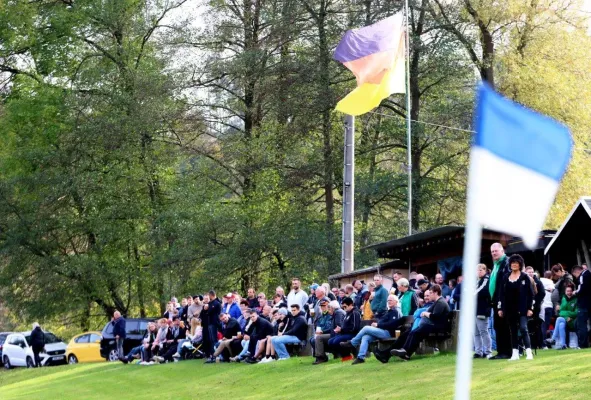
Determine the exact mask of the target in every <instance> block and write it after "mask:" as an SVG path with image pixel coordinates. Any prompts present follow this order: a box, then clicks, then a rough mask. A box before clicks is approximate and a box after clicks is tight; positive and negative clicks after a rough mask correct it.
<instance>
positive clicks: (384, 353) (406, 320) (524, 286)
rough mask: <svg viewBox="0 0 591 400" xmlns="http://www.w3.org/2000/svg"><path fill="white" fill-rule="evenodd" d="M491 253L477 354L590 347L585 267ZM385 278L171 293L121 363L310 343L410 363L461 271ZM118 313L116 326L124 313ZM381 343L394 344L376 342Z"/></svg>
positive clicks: (284, 350)
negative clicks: (539, 267) (338, 284)
mask: <svg viewBox="0 0 591 400" xmlns="http://www.w3.org/2000/svg"><path fill="white" fill-rule="evenodd" d="M491 255H492V258H493V264H492V265H491V266H490V268H488V267H487V266H486V265H485V264H479V265H478V266H477V267H476V269H477V273H478V285H477V289H476V293H475V294H474V296H476V301H477V309H476V327H475V334H474V358H487V359H492V360H498V359H509V360H512V361H515V360H518V359H519V358H520V356H521V355H522V354H524V355H525V356H526V359H533V353H532V347H534V348H542V349H547V348H549V347H550V346H554V348H556V349H564V348H567V346H570V347H575V348H579V347H588V345H589V344H588V343H589V341H588V329H587V322H588V319H589V311H588V310H589V307H590V306H591V304H590V303H591V301H590V299H591V273H590V272H589V271H587V268H586V265H583V266H575V267H573V268H572V271H571V273H572V275H571V274H569V273H568V272H566V271H565V270H564V268H563V267H562V266H561V265H560V264H558V265H555V266H553V267H552V269H551V270H550V271H546V273H545V274H544V275H543V276H542V277H539V276H538V275H537V274H536V273H535V272H534V269H533V268H532V267H526V266H525V263H524V260H523V258H522V257H521V256H520V255H512V256H511V257H508V256H507V255H505V253H504V250H503V247H502V246H501V245H500V244H498V243H496V244H494V245H493V246H492V247H491ZM383 278H384V277H383V276H382V275H380V274H376V275H375V276H374V278H373V281H372V282H369V283H367V284H366V283H365V282H363V281H361V280H355V281H353V282H352V283H351V284H347V285H346V286H345V287H343V288H332V289H331V288H330V286H329V285H328V284H327V283H323V284H322V285H318V284H316V283H312V284H311V285H309V286H308V291H305V290H304V289H303V288H302V284H301V282H300V280H299V279H298V278H294V279H292V281H291V290H290V291H289V293H287V295H286V293H285V291H284V289H283V288H282V287H277V288H276V290H275V293H274V294H273V295H272V296H271V297H270V298H267V296H266V295H265V293H263V292H259V293H258V294H257V293H256V291H255V289H254V288H249V289H248V290H247V293H246V296H245V297H241V296H240V295H239V294H238V293H237V292H231V293H227V294H226V295H224V296H223V297H222V298H221V299H220V298H218V295H217V293H216V292H215V291H214V290H211V291H209V292H208V293H205V294H203V295H197V296H187V297H185V298H182V299H181V303H180V304H179V303H178V300H177V299H176V298H172V299H171V302H170V303H169V304H168V306H167V309H166V312H165V313H164V314H163V316H162V318H161V319H159V320H158V321H155V322H152V323H150V324H149V325H148V330H147V333H146V336H145V338H144V342H143V343H142V344H141V345H140V346H138V347H136V348H134V349H133V350H132V351H131V352H130V353H129V354H127V355H123V354H122V350H121V347H119V349H120V350H119V351H120V360H121V361H122V362H124V363H128V362H131V361H132V360H134V359H135V358H138V357H139V358H140V359H141V360H140V361H139V362H140V363H142V364H151V363H159V362H170V361H178V360H180V359H184V358H188V357H187V356H189V355H198V356H199V358H201V357H202V358H205V362H206V363H216V362H245V363H249V364H256V363H269V362H274V361H281V360H286V359H288V358H290V348H295V349H296V350H297V349H300V348H303V347H304V346H306V345H307V344H308V342H309V344H310V345H311V347H312V350H313V355H314V361H313V364H314V365H318V364H322V363H325V362H327V361H328V360H329V357H328V355H329V354H332V355H333V357H334V358H341V359H342V360H343V361H347V360H353V364H360V363H364V362H365V359H366V358H367V357H368V355H369V354H370V353H373V354H374V355H375V357H376V358H377V359H378V360H379V361H381V362H383V363H387V362H388V361H389V360H390V359H391V357H392V356H396V357H398V358H400V359H403V360H409V359H410V358H411V357H412V355H413V354H414V353H415V352H416V351H417V348H418V347H419V345H420V343H421V342H422V341H423V340H424V339H425V338H427V337H428V336H429V335H430V334H431V333H436V332H442V331H446V330H449V320H450V319H449V317H450V311H453V310H458V309H459V307H460V304H461V282H462V277H461V276H460V277H457V279H451V280H449V281H448V284H447V285H446V284H445V283H444V280H443V276H442V275H441V274H437V275H435V277H433V280H432V281H431V280H429V279H428V278H427V277H426V276H424V275H422V274H417V273H416V272H412V273H411V274H410V276H409V279H406V278H404V277H403V276H402V274H401V273H399V272H398V271H396V272H394V274H393V276H392V279H393V281H392V287H391V289H389V290H388V289H386V287H385V286H384V285H383V283H384V282H383ZM116 317H117V318H114V321H113V324H114V325H115V326H117V324H119V323H120V322H119V321H120V320H121V318H122V317H120V316H119V315H116ZM310 326H311V329H309V327H310ZM552 328H553V329H552ZM310 332H311V333H310ZM573 333H574V336H573ZM118 338H119V336H118ZM569 338H570V342H569ZM376 341H381V343H382V344H384V343H387V345H386V346H380V347H379V348H378V347H377V346H373V347H372V343H374V342H376ZM118 344H119V341H118ZM494 350H496V351H497V354H496V355H493V351H494Z"/></svg>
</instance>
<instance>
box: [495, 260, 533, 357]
mask: <svg viewBox="0 0 591 400" xmlns="http://www.w3.org/2000/svg"><path fill="white" fill-rule="evenodd" d="M524 264H525V263H524V261H523V258H522V257H521V256H520V255H519V254H514V255H512V256H511V257H510V258H509V266H510V268H511V272H510V273H509V274H505V277H504V278H503V280H502V281H501V282H502V285H503V289H502V290H501V293H500V297H499V303H500V304H499V305H500V307H499V311H498V314H499V317H501V318H505V319H506V320H507V323H508V325H509V330H510V332H511V345H512V348H513V354H512V355H511V358H510V359H509V360H510V361H517V360H519V339H518V332H519V333H520V334H521V340H523V343H524V346H525V352H526V354H527V357H526V359H527V360H533V359H534V356H533V354H532V352H531V342H530V338H529V332H528V330H527V318H528V317H532V316H533V315H534V304H533V303H534V289H533V284H532V281H531V278H530V277H529V276H528V275H527V274H526V273H525V272H522V269H523V268H524ZM498 342H499V336H498V331H497V345H498Z"/></svg>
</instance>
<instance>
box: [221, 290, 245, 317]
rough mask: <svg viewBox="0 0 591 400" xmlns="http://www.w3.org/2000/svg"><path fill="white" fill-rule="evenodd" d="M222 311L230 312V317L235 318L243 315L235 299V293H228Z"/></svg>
mask: <svg viewBox="0 0 591 400" xmlns="http://www.w3.org/2000/svg"><path fill="white" fill-rule="evenodd" d="M222 313H224V314H229V315H230V317H232V318H234V319H238V318H240V316H241V315H242V312H241V311H240V307H239V306H238V304H236V302H235V301H234V295H233V294H232V293H228V294H227V295H225V296H224V305H223V307H222Z"/></svg>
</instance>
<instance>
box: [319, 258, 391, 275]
mask: <svg viewBox="0 0 591 400" xmlns="http://www.w3.org/2000/svg"><path fill="white" fill-rule="evenodd" d="M401 263H402V261H400V260H392V261H388V262H385V263H383V264H376V265H373V266H371V267H366V268H362V269H356V270H354V271H351V272H345V273H341V274H334V275H330V276H329V277H328V279H341V278H347V277H349V276H356V275H361V274H365V273H368V272H379V271H380V270H382V269H385V268H396V267H397V266H398V264H401Z"/></svg>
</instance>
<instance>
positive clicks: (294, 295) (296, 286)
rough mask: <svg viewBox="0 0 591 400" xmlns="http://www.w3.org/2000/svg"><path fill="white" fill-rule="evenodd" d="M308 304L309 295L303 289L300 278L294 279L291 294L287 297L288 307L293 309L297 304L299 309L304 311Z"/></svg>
mask: <svg viewBox="0 0 591 400" xmlns="http://www.w3.org/2000/svg"><path fill="white" fill-rule="evenodd" d="M307 302H308V295H307V294H306V292H304V291H303V290H302V289H301V282H300V280H299V278H293V279H292V280H291V292H289V294H288V295H287V305H288V306H289V307H291V306H292V305H293V304H297V305H298V306H299V309H300V310H303V309H304V306H305V305H306V303H307Z"/></svg>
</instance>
